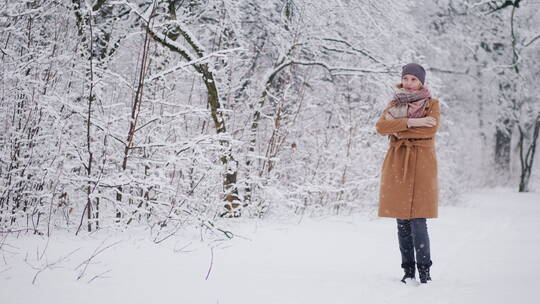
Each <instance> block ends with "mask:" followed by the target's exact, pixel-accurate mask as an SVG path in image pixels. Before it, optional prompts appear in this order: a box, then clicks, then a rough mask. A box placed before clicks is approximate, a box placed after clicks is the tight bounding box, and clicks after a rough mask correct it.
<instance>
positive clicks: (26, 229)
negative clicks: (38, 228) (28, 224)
mask: <svg viewBox="0 0 540 304" xmlns="http://www.w3.org/2000/svg"><path fill="white" fill-rule="evenodd" d="M32 229H34V228H21V229H15V230H12V229H8V230H0V233H14V232H23V231H28V230H32Z"/></svg>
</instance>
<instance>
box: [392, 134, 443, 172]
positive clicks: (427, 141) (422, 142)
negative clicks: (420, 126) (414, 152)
mask: <svg viewBox="0 0 540 304" xmlns="http://www.w3.org/2000/svg"><path fill="white" fill-rule="evenodd" d="M390 146H391V147H393V148H394V149H396V151H397V149H399V148H401V147H403V146H404V147H405V164H404V168H403V180H404V181H405V180H406V177H407V168H408V167H409V154H410V151H411V147H413V146H416V147H433V146H434V143H433V138H432V137H429V138H401V139H396V140H393V141H391V142H390Z"/></svg>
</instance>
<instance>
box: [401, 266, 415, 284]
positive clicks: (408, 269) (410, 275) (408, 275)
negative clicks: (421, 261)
mask: <svg viewBox="0 0 540 304" xmlns="http://www.w3.org/2000/svg"><path fill="white" fill-rule="evenodd" d="M401 268H403V271H405V275H404V276H403V279H401V282H403V283H405V284H407V282H406V281H405V279H414V278H415V275H414V273H415V269H416V267H415V263H414V262H412V263H402V264H401Z"/></svg>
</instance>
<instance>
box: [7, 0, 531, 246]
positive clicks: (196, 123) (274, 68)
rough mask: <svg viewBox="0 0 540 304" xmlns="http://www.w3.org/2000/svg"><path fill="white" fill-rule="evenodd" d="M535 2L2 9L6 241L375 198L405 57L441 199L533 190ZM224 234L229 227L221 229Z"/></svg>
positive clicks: (161, 0)
mask: <svg viewBox="0 0 540 304" xmlns="http://www.w3.org/2000/svg"><path fill="white" fill-rule="evenodd" d="M539 10H540V1H532V0H531V1H527V0H521V1H519V0H514V1H500V0H488V1H486V0H476V1H475V0H464V1H452V0H440V1H427V2H426V1H405V2H404V1H397V0H385V1H370V0H355V1H353V0H338V1H310V0H266V1H262V0H260V1H258V0H199V1H195V0H191V1H189V0H94V1H82V0H22V1H21V0H5V1H2V2H1V3H0V58H1V70H0V94H1V95H0V109H1V111H0V125H1V127H0V130H1V131H0V193H1V195H0V229H2V230H3V231H23V230H24V231H31V232H33V233H37V234H50V233H52V232H53V231H54V230H55V229H68V230H70V231H73V232H74V233H80V232H81V231H94V230H96V229H100V228H103V227H113V228H115V229H120V230H124V229H129V228H130V227H133V226H143V227H148V228H149V229H151V231H152V232H153V233H161V234H165V235H166V234H171V233H174V232H175V231H178V230H179V229H182V228H183V227H186V226H193V225H200V226H202V227H205V228H207V229H216V230H220V228H219V225H218V224H216V222H217V221H221V220H227V218H231V217H242V218H244V217H247V218H249V217H267V216H288V215H304V214H306V215H320V214H342V213H345V214H349V213H352V212H361V211H363V210H371V209H372V208H374V207H375V206H376V204H377V195H378V187H379V174H380V166H381V163H382V160H383V157H384V154H385V152H386V149H387V146H388V141H387V139H386V138H385V137H381V136H379V135H378V134H377V133H376V132H375V127H374V125H375V122H376V121H377V119H378V118H379V116H380V114H381V111H382V109H383V108H384V107H385V106H386V104H387V103H388V101H389V100H390V99H391V96H392V92H393V89H394V85H395V84H397V83H398V82H399V80H400V68H401V66H402V65H404V64H406V63H408V62H418V63H421V64H422V65H423V66H425V67H426V70H427V77H426V84H427V86H428V87H429V88H430V90H431V92H432V94H433V95H434V97H436V98H438V99H439V100H440V102H441V115H442V125H441V128H440V130H439V134H438V136H437V157H438V161H439V180H440V202H441V204H443V205H444V204H459V195H458V194H459V193H461V192H462V191H464V189H470V188H472V187H498V186H510V187H513V188H516V189H519V191H522V192H527V191H534V190H540V168H539V165H538V162H539V161H538V160H536V162H535V161H534V160H535V154H536V155H537V154H538V151H536V145H537V142H538V136H539V131H540V100H539V96H540V88H538V79H540V65H539V60H538V58H540V15H539V13H538V11H539ZM223 232H225V233H226V231H223Z"/></svg>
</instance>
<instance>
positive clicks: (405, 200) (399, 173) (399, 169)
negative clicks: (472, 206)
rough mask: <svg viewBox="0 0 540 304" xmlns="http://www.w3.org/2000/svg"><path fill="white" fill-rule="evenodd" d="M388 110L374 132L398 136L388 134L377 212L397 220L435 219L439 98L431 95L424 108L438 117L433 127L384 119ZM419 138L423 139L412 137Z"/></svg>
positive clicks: (434, 116)
mask: <svg viewBox="0 0 540 304" xmlns="http://www.w3.org/2000/svg"><path fill="white" fill-rule="evenodd" d="M387 111H388V108H387V109H385V110H384V111H383V114H382V115H381V117H380V118H379V120H378V121H377V123H376V129H377V133H379V134H380V135H390V134H392V133H396V134H397V135H398V137H399V138H396V137H395V136H394V135H392V136H390V141H389V148H388V152H387V153H386V157H385V159H384V162H383V166H382V172H381V185H380V192H379V214H378V215H379V216H381V217H393V218H400V219H411V218H436V217H437V216H438V197H439V189H438V181H437V179H438V178H437V157H436V155H435V134H436V133H437V130H438V129H439V125H440V107H439V100H437V99H434V98H431V99H430V100H429V102H428V104H427V105H426V109H425V111H426V115H427V116H431V117H433V118H435V119H436V120H437V124H436V125H435V126H433V127H414V128H408V127H407V118H403V119H391V120H389V119H386V118H385V114H386V112H387ZM418 138H423V140H414V139H418ZM426 138H431V139H426ZM410 139H413V140H410Z"/></svg>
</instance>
